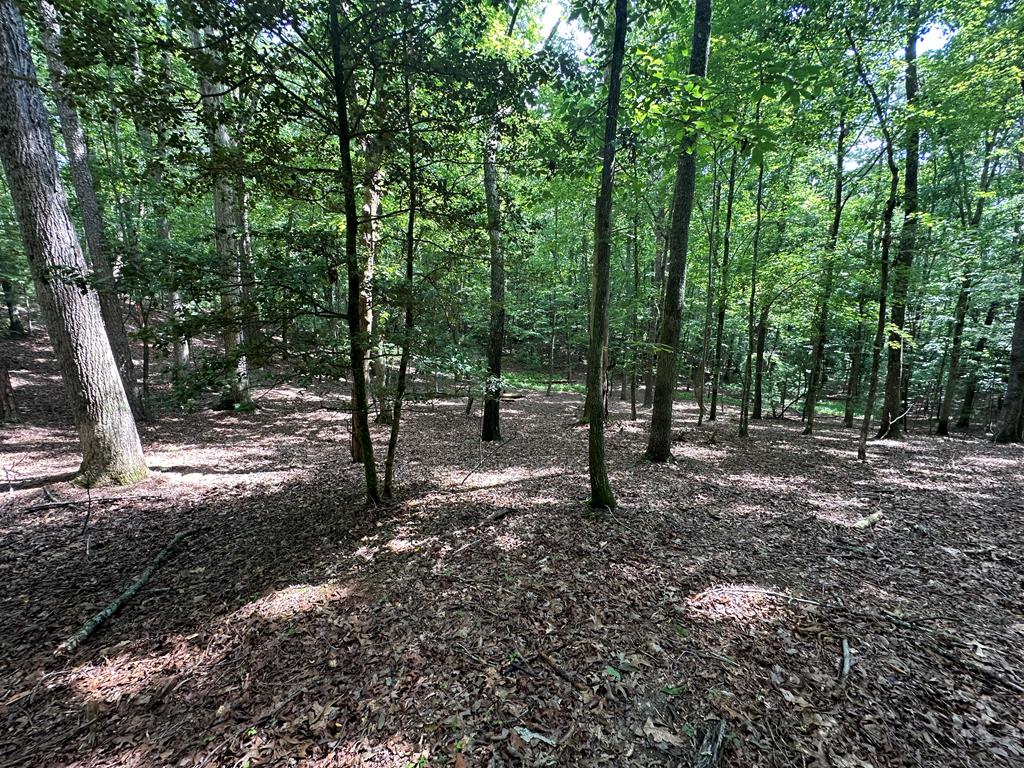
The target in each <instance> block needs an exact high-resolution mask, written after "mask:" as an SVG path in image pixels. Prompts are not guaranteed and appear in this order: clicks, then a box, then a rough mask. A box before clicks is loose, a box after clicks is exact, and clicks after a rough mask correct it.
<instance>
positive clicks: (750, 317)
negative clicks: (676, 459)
mask: <svg viewBox="0 0 1024 768" xmlns="http://www.w3.org/2000/svg"><path fill="white" fill-rule="evenodd" d="M758 111H760V105H758ZM758 119H759V120H760V117H759V118H758ZM763 201H764V158H763V157H762V158H761V160H760V162H758V164H757V193H756V196H755V200H754V241H753V245H752V247H751V255H750V302H749V304H748V305H747V356H746V362H745V364H744V367H743V398H742V401H741V402H740V430H739V431H740V437H746V436H747V434H748V432H749V431H750V388H751V384H752V381H751V379H752V378H753V356H754V347H755V346H756V344H757V342H756V340H755V336H756V335H757V329H756V328H755V320H754V317H755V311H756V310H755V307H756V303H757V257H758V251H759V249H760V245H761V221H762V218H763V207H762V203H763Z"/></svg>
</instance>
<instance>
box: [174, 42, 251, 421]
mask: <svg viewBox="0 0 1024 768" xmlns="http://www.w3.org/2000/svg"><path fill="white" fill-rule="evenodd" d="M189 36H190V38H191V42H192V46H193V48H195V49H196V50H197V51H198V50H201V49H202V47H203V45H204V40H203V37H202V35H201V34H200V32H199V30H198V29H195V28H193V29H190V30H189ZM199 93H200V97H201V100H202V106H203V117H204V119H205V121H206V127H207V131H208V134H209V142H210V160H211V172H212V175H213V226H214V239H215V242H216V245H217V255H218V257H219V258H220V271H221V274H220V281H221V286H220V311H221V314H222V316H223V317H222V324H223V325H222V331H221V335H222V338H223V340H224V356H225V358H226V360H227V370H226V372H225V374H226V379H227V381H226V388H225V390H224V392H223V393H222V396H221V403H220V405H221V407H223V408H246V407H248V406H249V404H250V403H251V400H250V396H249V364H248V359H247V358H246V355H245V350H244V347H242V328H241V292H242V274H241V259H242V249H243V248H244V247H245V243H244V238H245V232H244V231H243V230H241V229H240V226H239V225H240V223H241V222H242V220H243V219H242V217H241V215H240V212H239V205H240V204H241V201H240V200H239V199H238V196H237V192H238V188H237V185H236V183H235V175H234V174H233V173H232V172H231V170H230V168H229V167H226V166H228V165H229V164H230V162H231V161H232V157H231V155H232V153H233V150H234V148H235V144H234V140H233V139H232V138H231V133H230V131H229V130H228V126H227V123H226V122H225V118H224V115H223V112H222V109H223V100H224V93H225V88H224V86H222V85H220V84H219V83H214V82H212V81H211V80H210V78H209V77H208V76H207V75H206V74H205V73H203V72H200V73H199Z"/></svg>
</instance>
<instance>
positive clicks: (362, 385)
mask: <svg viewBox="0 0 1024 768" xmlns="http://www.w3.org/2000/svg"><path fill="white" fill-rule="evenodd" d="M339 5H340V0H331V1H330V2H329V3H328V6H327V7H328V11H327V13H328V28H329V35H330V42H331V67H332V72H331V74H332V76H333V77H332V80H333V81H334V82H333V85H334V106H335V112H336V118H337V126H336V127H337V131H338V151H339V153H340V155H341V184H342V192H343V193H344V198H345V266H346V272H347V274H348V307H347V313H348V317H347V320H348V334H349V362H350V363H351V366H352V431H353V432H355V433H356V434H357V435H358V438H357V439H358V441H359V445H360V447H361V448H362V451H363V474H364V477H365V480H366V497H367V499H368V500H369V501H370V502H371V503H373V504H376V503H377V502H379V501H380V491H379V489H378V485H377V464H376V460H375V459H374V457H373V441H372V440H371V437H370V423H369V413H368V411H369V406H368V402H367V395H366V373H365V370H364V368H363V361H364V359H365V358H366V349H367V342H368V340H367V339H366V337H365V335H364V334H363V333H362V332H361V330H360V328H361V322H360V317H359V297H360V295H361V294H362V275H363V267H362V265H361V264H360V263H359V261H360V259H359V246H358V237H359V215H358V213H357V212H356V189H355V176H354V174H353V171H352V135H351V129H350V126H349V122H348V94H347V92H346V90H347V89H346V83H347V80H348V76H349V74H350V73H348V72H347V71H346V68H345V64H344V61H343V59H342V55H341V47H342V34H341V23H340V20H339V13H338V6H339Z"/></svg>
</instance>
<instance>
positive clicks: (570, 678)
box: [537, 651, 587, 693]
mask: <svg viewBox="0 0 1024 768" xmlns="http://www.w3.org/2000/svg"><path fill="white" fill-rule="evenodd" d="M537 658H538V659H540V660H541V661H543V662H544V663H545V664H547V666H548V667H549V668H550V669H551V671H552V672H554V673H555V674H556V675H558V676H559V677H560V678H562V679H563V680H565V682H567V683H569V685H571V686H572V687H573V688H575V689H576V690H577V691H580V692H581V693H582V692H584V691H586V690H587V686H585V685H584V684H583V683H581V682H580V681H579V680H578V679H577V678H576V677H575V675H571V674H569V673H568V672H566V671H565V670H564V669H562V668H561V667H560V666H558V662H556V661H555V660H554V659H552V658H551V657H550V656H549V655H548V654H546V653H544V651H537Z"/></svg>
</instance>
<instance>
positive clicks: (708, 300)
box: [694, 149, 722, 426]
mask: <svg viewBox="0 0 1024 768" xmlns="http://www.w3.org/2000/svg"><path fill="white" fill-rule="evenodd" d="M711 163H712V167H713V170H712V173H711V222H710V224H709V226H708V280H707V290H706V291H705V294H704V332H703V333H702V334H701V352H700V372H699V374H698V378H697V384H696V387H695V392H694V395H695V397H696V398H697V426H700V425H701V424H703V423H704V416H705V415H706V412H705V407H704V391H705V389H706V386H707V377H708V361H709V360H710V356H711V320H712V317H713V315H714V306H715V263H716V262H717V261H718V216H719V212H720V210H721V207H722V182H721V180H720V179H719V177H718V174H719V170H720V169H719V162H718V150H717V149H716V150H715V152H714V153H713V155H712V158H711Z"/></svg>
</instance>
